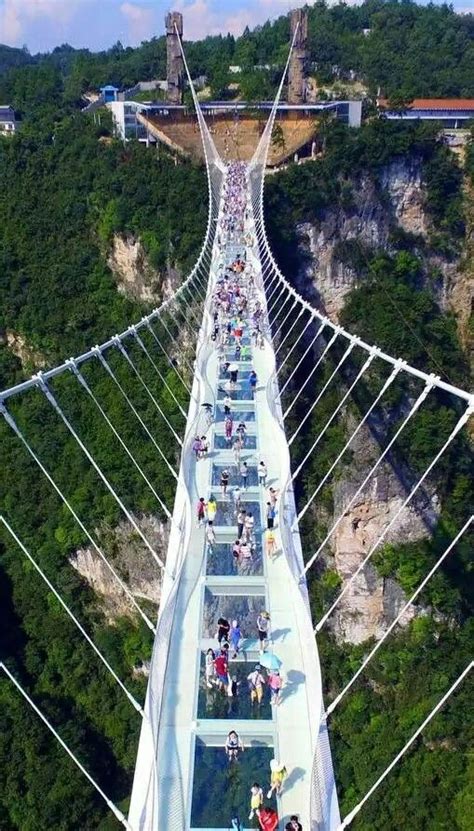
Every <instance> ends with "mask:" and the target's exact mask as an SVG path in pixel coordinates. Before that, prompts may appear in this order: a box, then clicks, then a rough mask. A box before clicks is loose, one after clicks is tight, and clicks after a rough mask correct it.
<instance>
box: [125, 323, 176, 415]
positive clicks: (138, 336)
mask: <svg viewBox="0 0 474 831" xmlns="http://www.w3.org/2000/svg"><path fill="white" fill-rule="evenodd" d="M132 334H133V337H134V338H135V340H136V341H137V343H138V345H139V347H140V349H141V350H142V351H143V352H144V353H145V355H146V356H147V358H148V360H149V361H150V363H151V365H152V367H153V369H154V370H155V372H156V374H157V375H158V378H159V379H160V381H161V382H162V383H163V384H164V386H165V387H166V389H167V390H168V392H169V394H170V395H171V397H172V399H173V401H174V402H175V404H176V406H177V407H178V410H179V411H180V413H181V415H182V416H184V418H186V413H185V411H184V410H183V408H182V406H181V404H180V403H179V401H178V399H177V398H176V396H175V394H174V392H173V390H172V389H171V387H170V386H169V385H168V382H167V380H166V378H165V377H164V375H162V373H161V371H160V369H159V368H158V366H157V364H156V361H154V359H153V358H152V357H151V355H150V353H149V351H148V349H147V347H146V346H145V344H144V343H143V341H142V339H141V337H140V335H139V334H138V332H137V330H136V327H135V326H132Z"/></svg>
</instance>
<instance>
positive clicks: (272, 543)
mask: <svg viewBox="0 0 474 831" xmlns="http://www.w3.org/2000/svg"><path fill="white" fill-rule="evenodd" d="M265 543H266V546H267V555H268V556H269V557H270V558H271V559H272V560H273V557H274V556H275V554H276V537H275V532H274V530H273V528H267V530H266V531H265Z"/></svg>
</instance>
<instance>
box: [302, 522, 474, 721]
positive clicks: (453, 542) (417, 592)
mask: <svg viewBox="0 0 474 831" xmlns="http://www.w3.org/2000/svg"><path fill="white" fill-rule="evenodd" d="M473 520H474V515H472V516H470V517H469V519H468V520H467V522H465V523H464V525H463V527H462V528H461V530H460V531H459V532H458V533H457V534H456V536H455V538H454V539H453V540H451V542H450V543H449V545H448V547H447V548H446V549H445V551H444V552H443V553H442V554H441V556H440V557H439V558H438V560H437V561H436V563H435V564H434V566H433V567H432V568H431V569H430V571H429V572H428V574H427V575H426V577H424V579H423V580H422V581H421V583H420V585H419V586H418V588H417V589H415V591H414V592H413V594H412V596H411V597H410V599H409V600H407V602H406V603H405V605H404V606H403V608H402V609H401V610H400V612H399V613H398V615H397V617H396V618H395V619H394V620H392V622H391V624H390V626H389V627H388V628H387V629H386V630H385V632H384V633H383V635H382V637H381V638H380V640H379V641H377V643H376V644H375V646H374V647H373V648H372V649H371V650H370V652H369V654H368V655H366V657H365V658H364V660H363V661H362V663H361V665H360V667H359V669H358V670H357V671H356V672H355V673H354V675H353V676H352V678H351V680H350V681H349V682H348V683H347V684H346V686H345V687H344V689H343V690H341V692H340V693H339V695H337V696H336V698H335V699H334V701H332V702H331V704H330V705H329V707H328V708H327V710H326V712H325V714H324V716H325V717H326V718H327V717H328V716H330V715H331V713H332V712H333V710H335V709H336V707H337V706H338V704H339V703H340V701H342V699H343V698H344V696H345V694H346V693H347V692H348V691H349V690H350V689H351V687H352V686H353V684H354V683H355V682H356V681H357V679H358V677H359V675H360V674H361V673H362V672H363V671H364V669H365V668H366V666H367V665H368V663H369V662H370V661H371V660H372V658H373V657H374V655H375V654H376V653H377V652H378V650H379V649H380V647H381V646H382V644H383V643H384V641H385V640H386V639H387V638H388V636H389V635H390V633H391V632H392V631H393V630H394V629H395V627H396V626H398V624H399V623H400V621H401V620H402V618H403V616H404V614H405V613H406V612H407V611H408V609H409V608H410V606H412V605H413V603H414V602H415V600H416V599H417V597H418V596H419V595H420V594H421V592H422V591H423V589H424V588H425V586H426V585H427V584H428V583H429V581H430V580H431V578H432V577H433V574H434V573H435V572H436V571H437V570H438V568H439V567H440V565H441V564H442V563H443V562H444V561H445V559H446V557H447V556H448V554H450V552H451V551H452V549H453V548H455V547H456V545H457V544H458V542H459V540H460V539H461V537H462V536H463V534H464V532H465V531H467V529H468V528H469V526H470V524H471V523H472V521H473ZM316 632H317V630H315V633H316Z"/></svg>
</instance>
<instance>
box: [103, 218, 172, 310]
mask: <svg viewBox="0 0 474 831" xmlns="http://www.w3.org/2000/svg"><path fill="white" fill-rule="evenodd" d="M107 263H108V265H109V268H110V269H111V270H112V272H113V274H114V277H115V279H116V281H117V288H118V290H119V292H120V293H121V294H124V295H125V296H126V297H130V298H131V299H133V300H139V301H141V302H142V303H150V304H152V303H156V304H159V303H162V302H163V301H164V300H167V299H168V298H169V297H170V296H172V294H173V293H174V291H175V290H176V288H177V286H178V285H179V284H180V282H181V275H180V274H179V273H178V272H177V271H176V270H174V269H169V270H168V273H167V274H166V275H163V274H160V273H159V272H158V271H156V270H155V269H154V268H153V267H152V266H151V264H150V262H149V261H148V258H147V255H146V252H145V250H144V248H143V245H142V243H141V242H140V240H138V239H135V238H134V237H123V236H120V235H119V234H115V235H114V237H113V239H112V245H111V248H110V251H109V255H108V258H107Z"/></svg>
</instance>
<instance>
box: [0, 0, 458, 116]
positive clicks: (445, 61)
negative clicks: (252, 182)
mask: <svg viewBox="0 0 474 831" xmlns="http://www.w3.org/2000/svg"><path fill="white" fill-rule="evenodd" d="M308 18H309V49H310V61H311V64H312V67H313V72H315V73H316V76H317V77H318V78H319V80H320V81H321V82H325V81H327V80H329V79H331V78H333V77H334V76H338V75H339V74H341V73H342V74H343V75H344V74H347V73H349V72H350V71H351V70H352V71H353V72H355V73H356V75H357V77H359V78H360V79H361V80H362V81H363V82H365V84H367V86H368V87H369V90H370V91H371V93H372V94H375V93H376V92H377V89H378V87H381V89H382V92H383V93H384V94H385V95H387V96H391V97H401V98H403V99H410V98H413V97H415V96H435V97H436V96H441V97H442V96H473V95H474V15H472V14H462V15H460V14H456V13H455V12H454V10H453V8H452V7H451V6H449V5H447V4H443V5H442V6H436V5H434V4H432V3H430V4H429V5H427V6H419V5H417V4H416V3H413V2H411V1H410V0H366V2H364V3H362V4H360V5H354V6H352V5H346V4H345V3H338V4H336V5H333V4H328V3H327V2H325V0H318V2H316V3H314V4H311V5H309V6H308ZM184 27H185V33H186V16H185V20H184ZM368 30H369V31H368ZM288 43H289V22H288V18H287V17H280V18H278V19H277V20H276V21H274V22H268V23H265V24H264V25H262V26H257V27H256V28H255V29H253V30H252V31H250V30H249V29H246V30H245V31H244V33H243V34H242V35H241V36H240V37H237V38H235V37H234V36H232V35H217V36H211V37H207V38H205V39H204V40H201V41H195V42H187V43H186V52H187V56H188V60H189V65H190V70H191V74H192V75H193V76H197V75H201V74H205V75H207V76H208V78H209V80H210V83H211V89H212V90H213V92H214V93H216V92H219V91H220V90H221V89H222V85H223V81H224V82H225V83H228V81H229V76H228V72H227V70H228V67H229V65H231V64H236V65H240V66H241V67H242V68H243V70H244V77H243V78H241V79H240V80H243V81H244V88H245V81H247V82H249V79H248V76H250V77H251V76H252V75H253V70H254V67H255V66H267V65H270V66H276V67H277V68H279V69H281V68H282V66H283V64H284V61H285V58H286V54H287V49H288ZM40 66H48V67H50V68H52V69H54V70H56V71H57V73H58V78H60V79H61V84H62V86H63V88H64V91H65V93H66V94H67V95H68V96H69V97H70V98H72V99H74V98H78V97H80V95H81V94H82V93H83V92H84V91H85V90H87V89H89V88H91V87H92V88H94V87H95V88H98V87H100V86H101V85H104V84H106V83H114V84H116V85H117V86H120V87H129V86H132V85H133V84H134V83H136V82H137V81H140V80H147V79H152V78H164V77H165V75H166V44H165V38H164V37H163V36H161V37H153V38H152V39H151V40H149V41H145V42H143V43H142V45H141V46H139V47H138V48H132V47H125V48H124V47H123V46H122V44H121V43H117V44H115V45H114V46H113V47H111V48H110V49H108V50H106V51H103V52H98V53H90V52H89V51H88V50H87V49H79V50H76V49H73V48H72V47H70V46H68V45H67V44H64V45H63V46H59V47H57V48H56V49H54V50H53V51H52V52H51V53H50V54H47V55H35V56H30V55H28V54H27V53H26V52H25V51H24V50H18V49H16V50H12V49H9V48H8V47H0V75H2V74H3V73H6V74H7V77H6V78H3V80H2V81H0V100H1V99H5V97H6V100H9V101H10V103H12V104H14V105H15V106H17V107H19V109H22V105H23V100H22V96H21V92H20V90H19V89H18V86H17V84H19V86H20V88H21V87H22V86H25V85H28V83H29V82H30V79H31V78H32V77H34V73H35V68H38V67H40ZM9 67H13V68H16V67H20V69H21V71H20V73H19V75H18V74H16V75H15V73H14V74H13V77H10V78H9V77H8V73H7V72H6V71H7V69H8V68H9ZM262 74H264V73H260V75H261V76H262ZM15 77H16V78H17V79H18V80H17V84H15V83H14V78H15ZM233 80H235V78H233ZM12 84H13V86H12ZM252 89H253V87H250V89H249V90H248V91H249V92H251V91H252ZM8 93H9V94H8ZM251 97H253V96H251Z"/></svg>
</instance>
